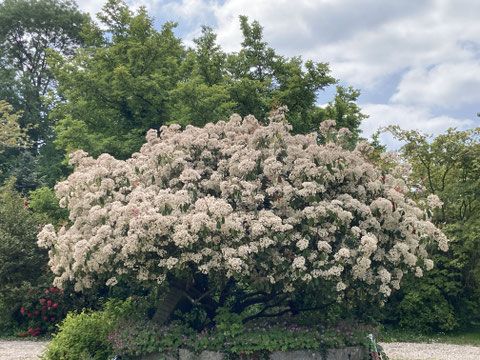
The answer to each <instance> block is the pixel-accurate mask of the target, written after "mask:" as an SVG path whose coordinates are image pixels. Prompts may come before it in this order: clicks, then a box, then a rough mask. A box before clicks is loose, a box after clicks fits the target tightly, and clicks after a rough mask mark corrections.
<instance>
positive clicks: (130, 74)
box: [53, 0, 364, 159]
mask: <svg viewBox="0 0 480 360" xmlns="http://www.w3.org/2000/svg"><path fill="white" fill-rule="evenodd" d="M99 20H100V21H101V22H102V23H103V25H104V27H105V28H106V30H105V31H104V32H103V36H100V37H98V36H94V35H95V34H99V33H100V31H99V29H98V28H97V27H95V26H91V27H90V28H89V30H88V33H90V34H93V36H91V39H93V40H92V41H91V42H90V46H89V47H87V48H84V49H80V50H79V51H78V52H77V54H76V56H75V57H74V58H72V59H66V60H65V59H64V58H63V57H61V56H58V57H57V60H56V62H55V74H56V78H57V80H58V81H59V84H60V86H59V89H58V90H59V91H58V92H59V94H60V97H59V99H58V101H57V102H56V103H55V111H54V113H53V117H54V118H55V119H58V125H57V127H56V131H57V136H58V137H57V140H56V144H57V146H58V147H59V148H61V149H64V150H66V151H67V152H68V151H69V150H76V149H84V150H86V151H88V152H89V153H91V154H93V155H99V154H100V153H102V152H107V153H109V154H111V155H114V156H115V157H117V158H121V159H124V158H126V157H128V156H129V155H130V154H131V153H133V152H134V151H137V150H138V149H139V148H140V145H141V143H142V141H143V140H142V139H143V136H144V135H145V133H146V131H147V130H148V129H150V128H159V127H160V126H161V125H163V124H170V123H179V124H181V125H184V126H185V125H188V124H194V125H197V126H203V125H205V124H207V123H209V122H216V121H218V120H225V119H227V118H228V116H229V115H230V114H231V113H232V112H237V113H239V114H241V115H248V114H253V115H255V116H256V117H258V118H259V119H263V120H264V121H268V114H269V112H270V110H272V109H273V108H276V107H279V106H281V105H287V106H288V108H289V112H288V115H287V118H288V120H289V121H290V122H291V123H292V124H293V126H294V131H296V132H310V131H312V130H313V129H316V128H318V126H319V124H320V123H321V122H322V121H324V120H325V119H326V118H327V117H328V116H335V118H337V119H338V120H339V121H340V122H341V124H342V125H346V126H347V127H349V128H350V129H351V130H352V132H353V133H358V131H359V130H358V125H359V123H360V121H361V119H362V118H363V117H364V115H362V114H361V113H360V112H359V109H358V108H353V106H352V104H353V103H354V101H355V100H356V97H357V96H358V91H355V90H353V89H348V90H347V89H345V90H340V89H343V88H339V91H341V93H339V94H340V95H339V96H338V97H337V98H336V100H335V102H334V104H335V105H334V104H332V105H329V106H331V107H332V109H330V110H324V109H320V108H318V107H317V106H316V99H317V94H318V91H321V90H322V89H324V88H325V87H326V86H329V85H331V84H334V83H335V82H336V80H335V79H334V78H333V77H331V76H330V74H329V73H330V70H329V68H328V65H327V64H325V63H314V62H312V61H307V62H303V61H302V59H301V58H300V57H294V58H284V57H281V56H279V55H277V54H276V53H275V51H274V50H273V49H272V48H270V47H268V45H267V43H266V42H265V41H263V38H262V37H263V30H262V27H261V26H260V25H259V24H258V22H256V21H254V22H253V23H251V24H250V23H249V22H248V19H247V17H245V16H241V17H240V27H241V30H242V33H243V37H244V39H243V42H242V49H241V50H240V51H239V52H238V53H231V54H228V53H225V52H224V51H223V50H222V49H221V47H220V46H219V45H218V44H217V43H216V35H215V34H214V33H213V31H212V29H211V28H208V27H203V28H202V34H201V36H200V37H199V38H197V39H195V40H194V44H195V46H194V47H193V48H189V49H185V48H184V46H183V45H182V44H181V41H180V39H177V38H176V37H175V36H174V34H173V28H174V26H175V24H172V23H166V24H165V25H164V26H163V28H162V30H161V31H160V32H159V31H157V30H155V28H154V25H153V20H152V19H151V18H149V17H148V15H147V13H146V10H145V9H140V10H139V11H138V12H137V13H136V14H133V13H132V12H131V11H130V10H129V9H128V7H127V6H126V5H125V4H124V3H123V2H121V1H119V0H110V1H109V2H108V3H107V4H106V5H105V7H104V9H103V12H102V13H100V14H99ZM84 32H87V31H84ZM342 106H343V108H342ZM333 107H335V109H333ZM340 109H342V110H341V111H340Z"/></svg>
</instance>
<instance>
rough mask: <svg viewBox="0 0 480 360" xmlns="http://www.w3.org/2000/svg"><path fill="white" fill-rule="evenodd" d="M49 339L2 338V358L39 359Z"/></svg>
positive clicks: (0, 350) (0, 343)
mask: <svg viewBox="0 0 480 360" xmlns="http://www.w3.org/2000/svg"><path fill="white" fill-rule="evenodd" d="M47 344H48V341H4V340H0V359H1V360H38V355H40V354H41V353H42V351H43V349H44V348H45V346H46V345H47Z"/></svg>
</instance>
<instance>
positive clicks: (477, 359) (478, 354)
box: [380, 343, 480, 360]
mask: <svg viewBox="0 0 480 360" xmlns="http://www.w3.org/2000/svg"><path fill="white" fill-rule="evenodd" d="M380 345H382V347H383V349H384V350H385V354H387V356H388V357H389V358H390V359H391V360H404V359H405V360H407V359H408V360H480V347H478V346H468V345H453V344H440V343H435V344H424V343H380Z"/></svg>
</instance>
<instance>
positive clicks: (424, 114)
mask: <svg viewBox="0 0 480 360" xmlns="http://www.w3.org/2000/svg"><path fill="white" fill-rule="evenodd" d="M360 107H361V108H362V112H363V113H364V114H367V115H369V118H368V119H365V120H364V121H363V122H362V124H361V126H360V128H361V129H362V131H363V133H362V135H363V136H365V137H370V136H371V135H372V134H373V133H374V132H376V131H377V130H378V129H379V128H380V127H386V126H388V125H398V126H400V128H402V129H404V130H419V131H420V132H422V133H424V134H431V135H439V134H441V133H443V132H445V130H447V129H448V128H457V129H458V130H465V129H468V128H472V127H473V126H475V121H474V120H472V119H457V118H453V117H450V116H443V115H442V116H434V115H433V114H432V113H431V111H430V110H429V109H428V108H422V107H415V106H407V105H397V104H395V105H389V104H363V105H360ZM381 140H382V141H383V142H384V143H386V144H387V146H388V147H389V148H396V147H398V145H399V143H398V142H397V141H395V140H393V138H392V137H391V136H388V135H382V136H381Z"/></svg>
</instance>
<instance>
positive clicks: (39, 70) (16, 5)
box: [0, 0, 88, 146]
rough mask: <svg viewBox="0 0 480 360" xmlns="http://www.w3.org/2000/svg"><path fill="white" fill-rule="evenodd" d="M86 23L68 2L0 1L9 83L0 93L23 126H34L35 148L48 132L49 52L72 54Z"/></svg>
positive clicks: (1, 59)
mask: <svg viewBox="0 0 480 360" xmlns="http://www.w3.org/2000/svg"><path fill="white" fill-rule="evenodd" d="M87 19H88V18H87V17H86V15H84V14H82V13H80V12H79V11H78V10H77V7H76V5H75V3H74V2H72V1H69V0H5V1H3V2H2V4H0V63H1V68H2V69H3V73H4V74H6V77H5V78H3V79H5V80H7V81H6V83H7V84H9V86H7V91H8V92H7V93H5V94H2V95H3V96H5V99H7V100H10V101H11V103H12V105H14V106H15V110H16V111H18V110H23V112H24V113H23V116H22V118H21V124H22V125H23V126H26V125H27V124H28V125H35V127H34V128H32V129H31V130H30V131H29V135H30V137H31V138H32V140H34V141H35V143H36V145H37V146H38V145H40V144H41V143H42V142H44V141H46V140H47V139H48V137H49V135H50V134H51V127H50V122H49V120H48V107H47V106H46V104H45V103H44V102H43V101H42V96H44V95H46V94H47V92H48V91H49V90H50V89H51V88H52V85H53V82H54V80H53V76H52V73H51V71H50V68H49V66H48V63H47V53H48V50H55V51H57V52H59V53H60V54H62V56H70V55H72V53H73V51H74V49H75V48H76V47H77V46H79V45H80V44H81V42H82V37H81V29H82V27H83V24H84V23H85V22H86V21H87ZM7 74H8V75H7ZM0 79H1V78H0ZM3 79H2V80H3ZM17 106H18V107H17Z"/></svg>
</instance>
